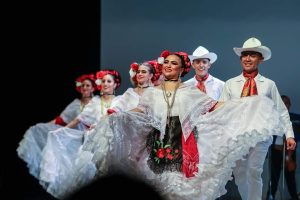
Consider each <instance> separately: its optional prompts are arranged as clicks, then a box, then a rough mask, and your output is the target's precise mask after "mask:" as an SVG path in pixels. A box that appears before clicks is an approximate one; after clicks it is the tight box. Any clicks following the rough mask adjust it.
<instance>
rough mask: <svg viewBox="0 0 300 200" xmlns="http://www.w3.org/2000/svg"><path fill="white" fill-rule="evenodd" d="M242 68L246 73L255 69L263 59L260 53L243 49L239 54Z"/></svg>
mask: <svg viewBox="0 0 300 200" xmlns="http://www.w3.org/2000/svg"><path fill="white" fill-rule="evenodd" d="M240 60H241V64H242V67H243V70H244V71H245V72H247V73H251V72H253V71H255V70H256V69H257V67H258V65H259V64H260V63H261V62H262V61H263V57H262V55H261V54H260V53H258V52H255V51H244V52H242V53H241V56H240Z"/></svg>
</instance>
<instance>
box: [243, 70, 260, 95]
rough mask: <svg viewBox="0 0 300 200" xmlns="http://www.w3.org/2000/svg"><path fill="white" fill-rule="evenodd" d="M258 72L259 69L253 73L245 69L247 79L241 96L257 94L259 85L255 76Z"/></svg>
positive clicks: (244, 73) (244, 74)
mask: <svg viewBox="0 0 300 200" xmlns="http://www.w3.org/2000/svg"><path fill="white" fill-rule="evenodd" d="M257 74H258V70H255V71H253V72H251V73H247V72H245V71H243V76H244V77H245V78H246V79H247V81H246V82H245V84H244V87H243V91H242V94H241V97H247V96H252V95H257V87H256V83H255V80H254V78H255V77H256V75H257Z"/></svg>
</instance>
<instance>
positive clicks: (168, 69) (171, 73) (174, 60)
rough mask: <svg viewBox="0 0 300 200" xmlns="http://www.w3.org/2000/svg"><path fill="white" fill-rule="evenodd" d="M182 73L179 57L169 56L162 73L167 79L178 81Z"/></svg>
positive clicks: (165, 60)
mask: <svg viewBox="0 0 300 200" xmlns="http://www.w3.org/2000/svg"><path fill="white" fill-rule="evenodd" d="M182 72H183V67H182V61H181V59H180V58H179V57H178V56H177V55H169V56H167V57H166V58H165V59H164V63H163V66H162V73H163V75H164V77H165V78H166V79H169V80H171V79H172V80H176V79H178V78H179V77H180V74H181V73H182Z"/></svg>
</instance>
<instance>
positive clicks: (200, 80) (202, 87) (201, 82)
mask: <svg viewBox="0 0 300 200" xmlns="http://www.w3.org/2000/svg"><path fill="white" fill-rule="evenodd" d="M195 77H196V80H197V81H198V84H197V88H199V89H200V90H201V91H202V92H204V93H206V88H205V85H204V82H205V80H206V79H207V78H208V74H206V75H205V76H204V77H198V76H197V75H196V76H195Z"/></svg>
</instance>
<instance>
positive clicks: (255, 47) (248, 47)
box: [233, 37, 272, 61]
mask: <svg viewBox="0 0 300 200" xmlns="http://www.w3.org/2000/svg"><path fill="white" fill-rule="evenodd" d="M233 51H234V52H235V53H236V55H238V56H241V53H242V52H243V51H255V52H259V53H261V54H262V56H263V57H264V61H266V60H269V59H270V58H271V55H272V53H271V50H270V49H269V48H268V47H266V46H262V45H261V42H260V41H259V40H258V39H256V38H255V37H252V38H249V39H248V40H246V41H245V42H244V44H243V47H242V48H238V47H234V48H233Z"/></svg>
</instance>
